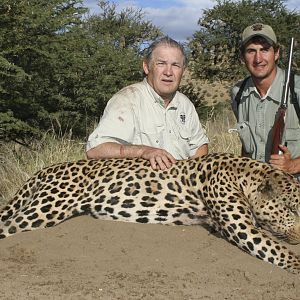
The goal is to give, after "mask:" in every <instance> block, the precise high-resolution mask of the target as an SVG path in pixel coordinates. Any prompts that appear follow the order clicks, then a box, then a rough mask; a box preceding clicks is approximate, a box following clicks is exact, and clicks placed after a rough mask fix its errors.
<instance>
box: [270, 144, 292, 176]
mask: <svg viewBox="0 0 300 300" xmlns="http://www.w3.org/2000/svg"><path fill="white" fill-rule="evenodd" d="M279 148H280V150H281V151H282V154H273V155H271V159H270V164H271V165H272V166H273V167H275V168H278V169H280V170H282V171H285V172H288V173H291V174H295V173H297V171H296V170H295V162H294V160H292V158H291V157H292V156H291V152H290V151H289V149H288V147H286V146H283V145H279Z"/></svg>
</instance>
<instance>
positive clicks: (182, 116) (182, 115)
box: [179, 112, 186, 125]
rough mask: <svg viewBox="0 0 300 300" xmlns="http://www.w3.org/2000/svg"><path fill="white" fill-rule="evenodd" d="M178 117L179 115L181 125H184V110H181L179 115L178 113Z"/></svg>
mask: <svg viewBox="0 0 300 300" xmlns="http://www.w3.org/2000/svg"><path fill="white" fill-rule="evenodd" d="M179 117H180V123H181V124H182V125H184V124H185V121H186V119H185V113H184V112H181V113H180V115H179Z"/></svg>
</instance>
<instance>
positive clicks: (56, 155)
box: [0, 134, 85, 204]
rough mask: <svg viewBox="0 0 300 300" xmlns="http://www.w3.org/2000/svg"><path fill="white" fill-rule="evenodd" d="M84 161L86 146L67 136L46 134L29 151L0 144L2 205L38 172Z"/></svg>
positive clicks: (10, 144)
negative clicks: (73, 161) (59, 165)
mask: <svg viewBox="0 0 300 300" xmlns="http://www.w3.org/2000/svg"><path fill="white" fill-rule="evenodd" d="M81 158H85V153H84V144H83V143H80V142H78V141H74V140H71V139H70V138H68V137H66V136H64V137H61V138H58V137H55V136H53V135H51V134H47V135H45V136H44V138H43V139H41V140H40V141H39V142H37V143H35V144H34V145H32V147H31V148H30V149H29V148H26V147H23V146H20V145H16V144H12V143H7V144H0V177H1V181H0V204H1V203H3V202H6V201H7V200H8V199H10V198H11V197H12V196H13V194H14V193H15V192H16V190H17V188H18V187H20V186H21V185H22V184H23V183H24V182H25V181H26V180H27V179H28V178H29V177H30V176H32V175H33V174H34V173H35V172H36V171H38V170H40V169H42V168H44V167H46V166H48V165H51V164H54V163H57V162H62V161H70V160H77V159H81Z"/></svg>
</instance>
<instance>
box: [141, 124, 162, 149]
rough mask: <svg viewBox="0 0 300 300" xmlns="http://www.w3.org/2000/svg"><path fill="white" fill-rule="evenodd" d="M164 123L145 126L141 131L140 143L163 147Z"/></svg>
mask: <svg viewBox="0 0 300 300" xmlns="http://www.w3.org/2000/svg"><path fill="white" fill-rule="evenodd" d="M163 131H164V126H163V125H157V126H149V127H144V128H143V129H142V130H141V131H140V143H141V144H143V145H147V146H152V147H157V148H160V147H162V142H163Z"/></svg>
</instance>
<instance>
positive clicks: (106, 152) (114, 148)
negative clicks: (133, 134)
mask: <svg viewBox="0 0 300 300" xmlns="http://www.w3.org/2000/svg"><path fill="white" fill-rule="evenodd" d="M144 147H145V146H142V145H123V144H118V143H113V142H107V143H103V144H100V145H98V146H96V147H94V148H92V149H90V150H88V151H87V153H86V155H87V158H89V159H100V158H125V157H128V158H134V157H141V156H142V153H143V148H144Z"/></svg>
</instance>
